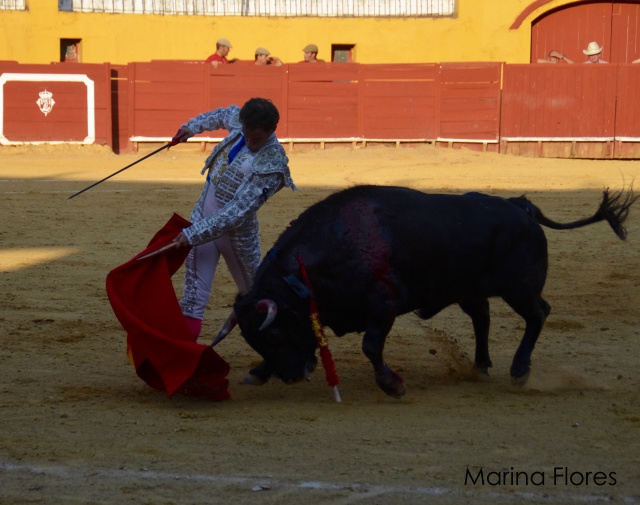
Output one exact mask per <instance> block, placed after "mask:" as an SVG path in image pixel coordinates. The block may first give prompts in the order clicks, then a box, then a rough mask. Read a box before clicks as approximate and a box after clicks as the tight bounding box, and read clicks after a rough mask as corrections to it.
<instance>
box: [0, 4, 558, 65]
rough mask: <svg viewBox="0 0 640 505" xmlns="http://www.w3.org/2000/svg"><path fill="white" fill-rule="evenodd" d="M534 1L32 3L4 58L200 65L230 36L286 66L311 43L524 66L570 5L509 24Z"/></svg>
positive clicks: (17, 22)
mask: <svg viewBox="0 0 640 505" xmlns="http://www.w3.org/2000/svg"><path fill="white" fill-rule="evenodd" d="M532 2H533V0H493V1H491V2H488V1H486V0H458V13H457V16H456V17H454V18H406V19H402V18H359V19H358V18H259V17H251V18H248V17H211V16H175V15H171V16H154V15H140V14H82V13H72V12H58V7H57V2H54V1H51V0H31V1H30V2H29V10H28V11H0V60H15V61H18V62H19V63H50V62H54V61H59V47H60V39H62V38H68V39H82V44H81V55H80V61H81V62H83V63H103V62H110V63H113V64H126V63H128V62H133V61H150V60H167V59H178V60H203V59H205V58H206V57H207V56H208V55H209V54H211V53H213V52H214V51H215V41H216V40H217V39H218V38H220V37H226V38H228V39H229V40H230V41H231V43H232V44H233V46H234V47H233V49H232V51H231V53H230V54H229V57H230V58H232V57H233V58H240V59H243V60H253V53H254V50H255V48H256V47H258V46H262V47H266V48H268V49H269V50H270V51H271V53H272V54H273V55H275V56H279V57H280V58H281V59H282V60H283V61H284V62H285V63H292V62H297V61H300V60H301V59H302V48H303V47H304V46H305V45H306V44H307V43H311V42H313V43H315V44H317V45H318V46H319V48H320V54H319V55H318V56H319V57H320V58H325V59H327V61H329V60H330V59H331V55H330V49H331V44H355V52H354V56H355V58H354V59H355V61H356V62H358V63H394V62H397V63H419V62H447V61H450V62H453V61H505V62H507V63H528V62H529V45H530V38H531V22H532V21H533V20H534V19H535V18H536V17H538V16H539V15H540V14H542V13H544V12H546V11H548V10H550V9H552V8H554V7H557V6H559V5H563V4H567V3H570V2H569V1H568V0H553V1H551V2H549V3H547V4H545V5H543V6H542V7H540V8H539V9H537V10H535V11H533V12H532V13H531V14H530V15H529V16H528V17H527V19H526V20H525V21H524V23H523V24H522V25H521V26H520V28H519V29H517V30H510V29H509V27H510V26H511V24H512V23H513V21H514V20H515V19H516V17H517V16H518V15H519V14H520V13H521V12H522V11H523V10H524V9H525V8H526V7H527V6H528V5H529V4H531V3H532Z"/></svg>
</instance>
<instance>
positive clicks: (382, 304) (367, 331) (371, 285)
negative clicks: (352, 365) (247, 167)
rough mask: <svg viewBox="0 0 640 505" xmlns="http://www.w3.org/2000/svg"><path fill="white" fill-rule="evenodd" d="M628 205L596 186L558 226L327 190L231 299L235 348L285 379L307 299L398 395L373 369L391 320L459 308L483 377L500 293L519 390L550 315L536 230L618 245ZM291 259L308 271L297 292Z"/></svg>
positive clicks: (443, 198) (476, 208) (311, 348)
mask: <svg viewBox="0 0 640 505" xmlns="http://www.w3.org/2000/svg"><path fill="white" fill-rule="evenodd" d="M636 198H638V197H634V196H633V193H632V191H631V190H629V191H628V192H626V193H625V192H624V191H621V192H617V193H613V194H610V193H609V191H608V190H607V191H605V192H604V194H603V198H602V202H601V204H600V207H599V208H598V210H597V212H596V213H595V214H594V215H593V216H592V217H590V218H586V219H583V220H580V221H575V222H572V223H565V224H562V223H556V222H554V221H552V220H550V219H548V218H546V217H545V216H544V215H543V214H542V212H541V211H540V209H538V208H537V207H536V206H535V205H533V204H532V203H531V202H530V201H529V200H527V199H526V198H524V197H519V198H507V199H504V198H499V197H494V196H488V195H483V194H479V193H468V194H465V195H444V194H425V193H422V192H420V191H416V190H412V189H408V188H401V187H384V186H356V187H352V188H350V189H347V190H344V191H341V192H338V193H335V194H333V195H331V196H329V197H328V198H326V199H325V200H323V201H321V202H319V203H316V204H315V205H313V206H311V207H309V208H308V209H307V210H306V211H304V212H303V213H302V214H301V215H300V216H299V218H298V219H297V220H295V221H294V222H293V223H292V224H291V225H290V227H289V228H288V229H287V230H286V231H285V232H284V233H283V234H282V235H281V236H280V237H279V238H278V240H277V241H276V243H275V244H274V246H273V248H272V249H271V251H270V252H269V253H268V254H267V255H266V257H265V259H264V261H263V262H262V264H261V265H260V267H259V269H258V272H257V274H256V277H255V280H254V284H253V287H252V289H251V291H250V292H249V293H247V294H246V295H244V296H239V297H238V298H237V300H236V302H235V305H234V312H235V314H236V316H237V320H238V324H239V326H240V329H241V331H242V334H243V336H244V338H245V340H246V341H247V343H248V344H249V345H250V346H251V347H252V348H253V349H254V350H256V351H257V352H258V353H259V354H260V355H261V356H262V357H263V358H264V362H263V364H262V365H261V366H260V367H259V368H258V369H257V370H256V371H253V373H254V374H256V375H261V376H262V379H263V380H266V379H267V378H268V377H269V376H270V375H271V374H275V375H277V376H278V377H279V378H280V379H282V380H283V381H285V382H287V383H291V382H296V381H298V380H300V379H302V378H304V377H305V375H306V374H307V373H308V369H309V367H310V365H311V366H314V365H315V363H316V358H315V353H316V349H317V340H316V337H315V335H314V332H313V329H312V326H311V322H310V308H309V307H310V305H309V296H313V297H314V298H315V302H316V303H317V307H318V313H319V317H320V320H321V322H322V324H324V325H326V326H328V327H329V328H331V329H332V330H333V332H334V333H335V334H336V335H338V336H342V335H344V334H346V333H350V332H364V336H363V340H362V350H363V352H364V354H365V355H366V356H367V357H368V358H369V360H370V361H371V364H372V365H373V370H374V374H375V379H376V382H377V383H378V385H379V386H380V388H382V390H383V391H384V392H385V393H387V394H388V395H391V396H395V397H400V396H402V395H403V394H404V393H405V391H406V388H405V385H404V381H403V380H402V378H401V377H400V376H399V375H398V374H397V373H395V372H394V371H393V370H391V369H390V368H389V367H388V366H387V365H386V364H385V362H384V359H383V356H382V353H383V348H384V344H385V338H386V336H387V334H388V333H389V331H390V330H391V327H392V326H393V323H394V321H395V319H396V317H398V316H400V315H402V314H406V313H408V312H411V311H415V313H416V314H418V315H419V316H420V317H421V318H423V319H428V318H430V317H433V316H434V315H435V314H437V313H438V312H440V311H441V310H442V309H444V308H445V307H447V306H449V305H452V304H458V305H459V306H460V308H461V309H462V310H463V311H464V312H465V313H466V314H468V315H469V316H470V317H471V320H472V323H473V329H474V332H475V340H476V349H475V360H474V366H475V368H476V369H478V370H479V371H481V372H484V373H487V370H488V368H489V367H491V359H490V357H489V345H488V338H489V319H490V316H489V301H488V299H489V298H491V297H495V296H499V297H501V298H502V299H503V300H504V301H505V302H506V303H507V304H508V305H509V306H510V307H511V308H512V309H513V310H514V311H515V312H516V313H517V314H518V315H520V316H521V317H522V318H523V319H524V321H525V323H526V328H525V331H524V336H523V337H522V341H521V342H520V345H519V347H518V349H517V351H516V353H515V356H514V358H513V362H512V365H511V377H512V380H513V381H514V383H516V384H524V383H525V382H526V380H527V377H528V374H529V367H530V364H531V353H532V351H533V348H534V346H535V343H536V340H537V339H538V335H540V331H541V330H542V326H543V324H544V322H545V319H546V318H547V316H548V315H549V311H550V306H549V304H548V303H547V302H546V301H545V300H544V299H543V298H542V296H541V293H542V289H543V287H544V284H545V280H546V276H547V240H546V237H545V235H544V231H543V230H542V227H541V226H540V225H544V226H547V227H549V228H553V229H557V230H563V229H564V230H566V229H571V228H579V227H582V226H586V225H589V224H592V223H596V222H598V221H605V220H606V221H607V222H608V223H609V225H610V226H611V227H612V228H613V230H614V232H615V233H616V234H617V235H618V236H619V237H620V238H621V239H624V238H625V235H626V232H625V228H624V225H623V223H624V221H625V219H626V218H627V215H628V212H629V208H630V207H631V205H632V204H633V202H634V201H635V200H636ZM300 262H302V263H303V264H304V265H305V267H306V269H307V271H308V280H309V285H310V286H309V287H310V289H308V290H307V289H305V286H304V284H303V282H302V280H303V279H302V278H301V274H300ZM267 309H268V310H267ZM267 312H268V314H267ZM265 319H266V321H265ZM265 322H266V324H265Z"/></svg>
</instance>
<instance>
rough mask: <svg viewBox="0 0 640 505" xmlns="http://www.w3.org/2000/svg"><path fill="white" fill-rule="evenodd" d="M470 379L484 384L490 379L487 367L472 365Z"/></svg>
mask: <svg viewBox="0 0 640 505" xmlns="http://www.w3.org/2000/svg"><path fill="white" fill-rule="evenodd" d="M471 379H472V380H474V381H478V382H486V381H488V380H489V379H490V376H489V367H486V366H478V365H477V364H474V365H473V367H472V368H471Z"/></svg>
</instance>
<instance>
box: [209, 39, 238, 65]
mask: <svg viewBox="0 0 640 505" xmlns="http://www.w3.org/2000/svg"><path fill="white" fill-rule="evenodd" d="M232 48H233V46H232V45H231V42H229V41H228V40H227V39H218V42H216V52H215V53H213V54H212V55H211V56H209V57H208V58H207V59H206V61H205V63H211V64H212V65H213V66H214V67H215V68H218V66H219V65H226V64H227V63H233V61H231V62H230V61H229V60H228V59H227V55H228V54H229V51H231V49H232ZM234 61H235V60H234Z"/></svg>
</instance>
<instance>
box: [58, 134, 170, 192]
mask: <svg viewBox="0 0 640 505" xmlns="http://www.w3.org/2000/svg"><path fill="white" fill-rule="evenodd" d="M167 147H171V143H169V144H166V145H164V146H162V147H160V148H158V149H156V150H155V151H153V152H152V153H149V154H147V155H146V156H143V157H142V158H140V159H139V160H137V161H134V162H133V163H131V164H130V165H127V166H126V167H124V168H121V169H120V170H118V171H117V172H113V173H112V174H111V175H107V176H106V177H105V178H104V179H101V180H99V181H98V182H94V183H93V184H92V185H91V186H87V187H86V188H84V189H83V190H81V191H78V192H77V193H74V194H73V195H71V196H70V197H69V198H67V200H71V199H72V198H74V197H76V196H78V195H80V194H82V193H84V192H85V191H88V190H90V189H91V188H93V187H94V186H97V185H98V184H100V183H102V182H104V181H106V180H107V179H111V178H112V177H113V176H114V175H118V174H119V173H120V172H124V171H125V170H126V169H127V168H131V167H132V166H133V165H136V164H137V163H140V162H141V161H144V160H146V159H147V158H149V157H150V156H153V155H154V154H157V153H159V152H160V151H162V150H163V149H166V148H167Z"/></svg>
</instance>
